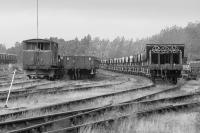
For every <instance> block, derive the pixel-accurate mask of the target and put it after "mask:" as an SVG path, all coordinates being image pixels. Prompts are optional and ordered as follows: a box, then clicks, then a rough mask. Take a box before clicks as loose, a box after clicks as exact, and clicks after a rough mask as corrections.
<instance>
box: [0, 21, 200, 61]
mask: <svg viewBox="0 0 200 133" xmlns="http://www.w3.org/2000/svg"><path fill="white" fill-rule="evenodd" d="M49 39H51V40H53V41H55V42H57V43H58V44H59V54H60V55H92V56H97V57H99V58H114V57H116V58H117V57H123V56H130V55H134V54H137V53H139V52H141V51H142V50H144V46H145V44H147V43H179V44H180V43H181V44H185V56H186V57H188V59H189V60H195V59H199V58H200V23H198V22H196V23H188V25H187V26H186V27H184V28H182V27H178V26H173V27H168V28H165V29H163V30H161V31H160V33H158V34H156V35H153V36H151V37H148V38H143V39H137V40H133V39H126V38H125V37H116V38H115V39H114V40H108V39H100V38H99V37H94V38H92V36H91V35H86V36H85V37H83V38H80V39H79V38H77V37H76V38H75V39H73V40H68V41H66V40H64V39H62V38H57V37H51V38H49ZM1 49H5V47H4V45H0V51H1ZM3 51H4V50H3ZM7 53H13V54H17V55H18V60H19V62H22V53H23V52H22V44H21V43H19V42H17V43H16V44H15V46H13V47H12V48H9V49H7Z"/></svg>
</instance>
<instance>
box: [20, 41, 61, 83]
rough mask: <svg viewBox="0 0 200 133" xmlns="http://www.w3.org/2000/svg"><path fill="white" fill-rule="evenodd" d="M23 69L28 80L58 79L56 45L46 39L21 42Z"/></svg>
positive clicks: (58, 59)
mask: <svg viewBox="0 0 200 133" xmlns="http://www.w3.org/2000/svg"><path fill="white" fill-rule="evenodd" d="M23 69H24V70H25V71H26V73H27V76H28V77H29V78H48V79H54V78H59V77H60V75H61V74H60V70H61V61H60V57H59V55H58V44H57V43H56V42H54V41H51V40H47V39H30V40H25V41H23Z"/></svg>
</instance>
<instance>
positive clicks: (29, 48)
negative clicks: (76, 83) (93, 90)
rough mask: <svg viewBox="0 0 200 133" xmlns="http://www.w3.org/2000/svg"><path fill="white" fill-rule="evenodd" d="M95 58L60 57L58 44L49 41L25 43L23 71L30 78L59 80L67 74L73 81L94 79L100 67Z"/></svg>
mask: <svg viewBox="0 0 200 133" xmlns="http://www.w3.org/2000/svg"><path fill="white" fill-rule="evenodd" d="M99 64H100V62H99V60H98V59H97V58H96V57H93V56H60V55H59V54H58V43H56V42H54V41H52V40H47V39H30V40H25V41H23V69H24V70H25V71H26V73H27V76H28V77H29V78H48V79H51V80H53V79H58V78H61V77H63V76H65V75H66V74H67V75H69V76H70V77H71V78H72V79H79V78H81V77H83V76H85V75H87V76H88V77H93V76H94V75H95V74H96V69H98V67H99Z"/></svg>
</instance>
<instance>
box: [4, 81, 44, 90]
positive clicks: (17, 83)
mask: <svg viewBox="0 0 200 133" xmlns="http://www.w3.org/2000/svg"><path fill="white" fill-rule="evenodd" d="M40 81H42V80H39V79H38V80H25V81H24V80H23V81H18V82H13V85H15V86H16V85H25V84H29V83H34V82H40ZM8 86H10V83H2V84H0V87H8ZM0 92H1V91H0Z"/></svg>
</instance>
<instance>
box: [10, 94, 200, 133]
mask: <svg viewBox="0 0 200 133" xmlns="http://www.w3.org/2000/svg"><path fill="white" fill-rule="evenodd" d="M184 97H186V96H184ZM177 98H178V97H171V98H167V99H168V100H169V101H173V100H175V99H177ZM182 98H183V97H181V99H182ZM163 100H164V99H157V100H152V101H142V102H133V103H131V104H152V103H155V102H158V101H159V102H162V101H163ZM165 102H166V99H165ZM128 106H130V105H129V104H120V105H115V106H107V107H103V108H98V109H94V110H90V111H88V112H83V113H81V114H76V115H73V116H67V117H66V118H62V119H59V120H54V121H50V122H46V123H42V124H37V125H34V126H30V127H27V128H23V129H18V130H14V131H11V132H10V133H19V132H20V133H32V132H34V133H39V132H49V133H51V132H52V133H53V132H56V133H59V132H67V131H68V132H73V133H76V132H77V131H78V129H79V128H81V127H84V126H89V125H94V124H106V125H108V123H109V124H110V122H111V123H112V122H113V121H115V120H121V119H124V118H128V117H131V116H134V117H135V118H141V117H144V116H149V115H151V114H158V113H165V112H171V111H176V112H177V111H186V110H188V109H190V110H191V109H193V108H196V107H198V106H200V102H189V103H181V104H177V105H173V104H168V105H165V106H160V107H156V108H149V109H141V110H137V111H135V112H133V113H129V114H121V115H119V116H117V117H116V116H114V117H112V118H109V117H104V118H106V119H103V120H96V121H94V120H93V121H92V122H83V121H84V119H85V118H88V117H92V118H93V119H94V117H96V116H97V115H100V114H104V113H105V112H107V111H111V110H116V108H120V110H124V108H125V107H128ZM55 125H59V126H60V127H59V130H56V128H55V127H54V126H55ZM60 128H62V129H60ZM57 129H58V128H57ZM50 130H53V131H50Z"/></svg>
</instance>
